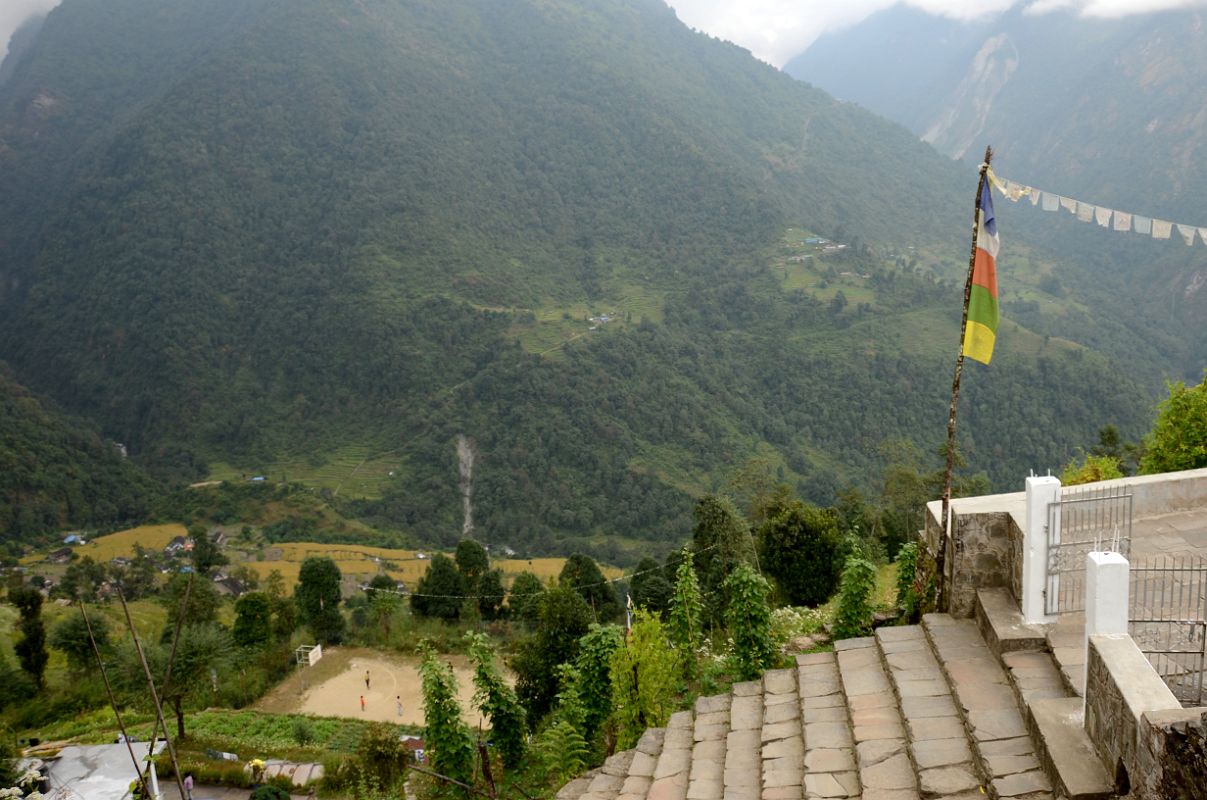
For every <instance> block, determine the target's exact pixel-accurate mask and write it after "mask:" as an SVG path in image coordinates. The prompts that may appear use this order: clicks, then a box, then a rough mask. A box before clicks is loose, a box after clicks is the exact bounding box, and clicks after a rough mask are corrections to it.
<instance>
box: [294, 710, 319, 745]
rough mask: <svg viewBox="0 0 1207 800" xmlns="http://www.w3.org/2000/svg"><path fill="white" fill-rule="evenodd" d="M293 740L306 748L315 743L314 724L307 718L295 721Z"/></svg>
mask: <svg viewBox="0 0 1207 800" xmlns="http://www.w3.org/2000/svg"><path fill="white" fill-rule="evenodd" d="M293 740H294V741H295V742H297V743H298V744H300V745H302V746H303V747H305V746H306V745H308V744H311V743H312V742H313V741H314V723H313V722H311V721H310V720H308V719H306V718H305V717H298V718H297V719H295V720H294V721H293Z"/></svg>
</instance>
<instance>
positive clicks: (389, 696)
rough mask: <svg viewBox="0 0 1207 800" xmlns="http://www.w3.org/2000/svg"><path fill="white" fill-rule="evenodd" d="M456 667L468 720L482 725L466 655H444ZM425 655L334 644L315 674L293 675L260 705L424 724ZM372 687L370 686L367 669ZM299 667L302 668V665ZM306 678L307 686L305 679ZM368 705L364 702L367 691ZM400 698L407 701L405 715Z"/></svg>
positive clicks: (267, 708) (312, 669) (312, 670)
mask: <svg viewBox="0 0 1207 800" xmlns="http://www.w3.org/2000/svg"><path fill="white" fill-rule="evenodd" d="M441 658H442V660H443V661H444V662H445V663H450V664H452V666H453V673H454V674H455V675H456V676H457V685H458V687H459V689H460V692H459V695H458V696H459V698H460V701H461V708H462V709H466V711H465V712H464V713H463V717H464V719H465V722H466V724H468V725H470V726H471V727H473V728H477V727H478V724H479V722H481V718H480V717H479V715H478V713H477V711H476V710H473V706H472V700H473V695H474V684H473V671H472V669H471V668H470V666H469V663H468V661H467V660H466V658H465V657H464V656H460V655H448V656H442V657H441ZM419 663H420V662H419V659H418V658H416V657H414V656H403V655H394V654H388V653H382V652H379V651H375V650H368V649H361V648H353V649H349V648H332V649H330V650H328V651H327V652H326V653H324V655H323V659H322V660H321V661H320V662H319V663H318V665H316V666H314V667H308V668H305V669H306V670H308V671H309V674H298V673H295V674H294V675H291V676H290V677H289V678H288V679H287V680H285V681H283V682H282V683H281V684H280V685H279V686H277V688H275V689H273V690H272V691H271V692H270V693H269V694H267V695H266V696H265V697H264V698H263V699H261V700H260V702H259V703H257V704H256V708H259V709H260V710H262V711H271V712H275V713H279V714H285V713H287V714H299V713H300V714H316V715H318V716H323V717H354V718H359V719H368V720H374V721H377V722H397V723H402V724H406V725H423V724H424V717H423V692H422V682H421V680H420V677H419ZM366 670H368V672H369V688H368V689H365V671H366ZM299 672H301V671H300V670H299ZM304 679H305V680H306V683H305V689H303V680H304ZM362 695H363V696H364V698H365V708H364V710H363V711H362V710H361V707H360V698H361V696H362ZM395 698H400V699H401V700H402V715H401V716H399V714H398V709H397V704H396V703H395Z"/></svg>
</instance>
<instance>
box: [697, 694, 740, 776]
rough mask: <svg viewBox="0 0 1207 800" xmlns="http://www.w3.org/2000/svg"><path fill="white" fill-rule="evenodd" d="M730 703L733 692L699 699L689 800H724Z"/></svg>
mask: <svg viewBox="0 0 1207 800" xmlns="http://www.w3.org/2000/svg"><path fill="white" fill-rule="evenodd" d="M730 704H731V699H730V695H727V694H720V695H714V696H712V697H698V698H696V722H695V726H694V728H693V733H692V764H691V769H690V770H689V771H688V780H687V798H688V800H722V797H723V794H724V793H723V791H722V789H723V783H722V781H723V780H724V777H725V739H726V737H727V736H728V735H729V707H730Z"/></svg>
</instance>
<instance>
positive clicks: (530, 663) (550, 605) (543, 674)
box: [511, 585, 594, 725]
mask: <svg viewBox="0 0 1207 800" xmlns="http://www.w3.org/2000/svg"><path fill="white" fill-rule="evenodd" d="M593 621H594V620H593V619H592V615H591V609H590V608H588V607H587V603H586V601H585V600H583V599H582V597H581V596H580V595H579V594H578V592H576V591H574V589H573V588H571V587H570V586H562V585H558V586H557V587H555V588H553V589H550V590H549V591H547V592H545V594H544V595H543V596H542V597H541V616H540V623H539V624H538V625H537V629H536V632H535V633H533V635H532V636H530V637H528V638H527V639H525V640H524V641H522V642H520V645H519V648H518V653H517V654H516V657H515V658H514V659H513V661H512V663H511V667H512V669H513V670H514V671H515V673H516V694H517V695H518V696H519V698H520V702H522V703H523V704H524V708H526V709H527V710H528V724H529V725H535V724H536V723H537V722H538V721H539V720H540V719H541V718H542V717H544V716H545V715H546V714H547V713H549V709H550V708H551V707H552V706H553V700H554V697H555V696H556V694H557V689H558V683H557V667H558V665H559V664H566V663H569V662H572V661H573V660H574V659H575V658H576V657H577V656H578V640H579V639H581V638H582V636H583V634H585V633H586V632H587V629H588V627H589V626H590V624H591V623H592V622H593Z"/></svg>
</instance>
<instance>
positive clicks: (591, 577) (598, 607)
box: [558, 553, 620, 622]
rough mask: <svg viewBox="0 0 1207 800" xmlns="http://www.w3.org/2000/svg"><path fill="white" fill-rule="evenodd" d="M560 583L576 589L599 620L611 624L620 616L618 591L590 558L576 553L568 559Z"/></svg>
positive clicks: (563, 567) (559, 576)
mask: <svg viewBox="0 0 1207 800" xmlns="http://www.w3.org/2000/svg"><path fill="white" fill-rule="evenodd" d="M558 583H564V584H567V585H569V586H572V587H574V589H575V591H577V592H578V593H579V594H580V595H581V596H582V598H583V600H585V601H586V602H587V605H588V606H590V608H591V610H592V611H593V612H594V613H595V616H596V618H597V619H599V620H601V621H603V622H611V621H612V620H614V619H616V618H617V617H619V616H620V601H618V600H617V599H616V589H615V587H613V586H612V583H611V582H610V581H608V580H607V579H606V578H604V576H603V573H602V572H600V570H599V565H598V564H596V563H595V561H594V560H593V559H592V558H591V557H590V556H585V555H583V554H582V553H575V554H574V555H572V556H570V557H569V558H567V559H566V563H565V564H564V565H563V566H562V571H561V574H560V575H558Z"/></svg>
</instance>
